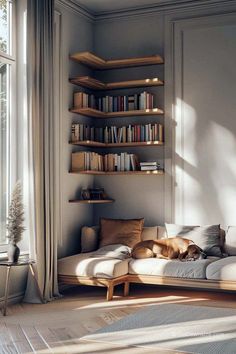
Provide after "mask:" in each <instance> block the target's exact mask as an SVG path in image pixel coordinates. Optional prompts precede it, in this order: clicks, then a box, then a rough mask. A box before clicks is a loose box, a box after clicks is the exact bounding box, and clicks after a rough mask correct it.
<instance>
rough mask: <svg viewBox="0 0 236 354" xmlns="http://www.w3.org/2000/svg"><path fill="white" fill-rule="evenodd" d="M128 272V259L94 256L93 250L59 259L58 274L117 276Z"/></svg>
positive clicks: (96, 276) (97, 276)
mask: <svg viewBox="0 0 236 354" xmlns="http://www.w3.org/2000/svg"><path fill="white" fill-rule="evenodd" d="M127 273H128V259H124V260H120V259H115V258H109V257H99V256H98V257H95V256H93V252H90V253H82V254H77V255H74V256H70V257H66V258H62V259H59V261H58V274H59V275H74V276H78V277H95V278H117V277H120V276H122V275H126V274H127Z"/></svg>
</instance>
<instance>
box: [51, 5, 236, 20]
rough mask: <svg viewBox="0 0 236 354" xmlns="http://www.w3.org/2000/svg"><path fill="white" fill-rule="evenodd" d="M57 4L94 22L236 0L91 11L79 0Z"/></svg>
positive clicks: (197, 7)
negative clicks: (78, 0) (79, 2)
mask: <svg viewBox="0 0 236 354" xmlns="http://www.w3.org/2000/svg"><path fill="white" fill-rule="evenodd" d="M55 1H56V4H58V5H61V6H63V7H65V8H67V9H69V10H70V11H73V12H74V13H76V14H79V15H80V16H82V17H84V18H86V19H87V20H90V21H92V22H99V21H103V20H113V19H119V18H124V19H125V18H129V17H131V16H132V17H134V16H145V15H149V16H150V15H152V14H153V15H154V14H156V13H162V12H165V13H166V12H172V11H188V10H190V9H196V10H197V9H204V8H208V9H212V8H213V9H217V8H219V7H220V8H221V9H223V10H227V8H229V7H232V6H235V5H236V0H157V3H156V4H155V5H147V6H142V7H130V8H128V9H123V10H114V11H104V12H99V13H95V12H91V11H89V10H88V9H86V8H85V7H83V6H81V5H79V4H78V2H77V0H55Z"/></svg>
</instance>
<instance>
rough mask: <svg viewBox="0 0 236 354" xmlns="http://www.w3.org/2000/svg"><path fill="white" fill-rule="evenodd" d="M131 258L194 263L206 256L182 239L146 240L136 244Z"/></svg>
mask: <svg viewBox="0 0 236 354" xmlns="http://www.w3.org/2000/svg"><path fill="white" fill-rule="evenodd" d="M131 256H132V257H133V258H152V257H156V258H161V259H177V258H178V259H180V260H181V261H195V260H197V259H203V258H206V254H205V253H204V252H203V250H202V249H201V248H200V247H198V246H197V245H196V244H195V243H194V242H193V241H191V240H188V239H186V238H182V237H172V238H164V239H160V240H147V241H141V242H139V243H137V244H136V245H135V246H134V247H133V250H132V253H131Z"/></svg>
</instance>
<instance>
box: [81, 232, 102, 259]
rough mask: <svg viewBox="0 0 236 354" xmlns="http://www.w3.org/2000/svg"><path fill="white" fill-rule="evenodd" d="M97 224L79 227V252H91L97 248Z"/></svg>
mask: <svg viewBox="0 0 236 354" xmlns="http://www.w3.org/2000/svg"><path fill="white" fill-rule="evenodd" d="M98 243H99V226H91V227H89V226H83V227H82V229H81V252H82V253H86V252H93V251H95V250H97V249H98Z"/></svg>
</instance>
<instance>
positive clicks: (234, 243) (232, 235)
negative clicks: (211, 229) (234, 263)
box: [225, 226, 236, 256]
mask: <svg viewBox="0 0 236 354" xmlns="http://www.w3.org/2000/svg"><path fill="white" fill-rule="evenodd" d="M225 251H226V252H227V253H228V255H229V256H236V226H229V227H228V230H227V233H226V237H225Z"/></svg>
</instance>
